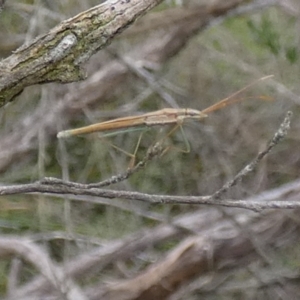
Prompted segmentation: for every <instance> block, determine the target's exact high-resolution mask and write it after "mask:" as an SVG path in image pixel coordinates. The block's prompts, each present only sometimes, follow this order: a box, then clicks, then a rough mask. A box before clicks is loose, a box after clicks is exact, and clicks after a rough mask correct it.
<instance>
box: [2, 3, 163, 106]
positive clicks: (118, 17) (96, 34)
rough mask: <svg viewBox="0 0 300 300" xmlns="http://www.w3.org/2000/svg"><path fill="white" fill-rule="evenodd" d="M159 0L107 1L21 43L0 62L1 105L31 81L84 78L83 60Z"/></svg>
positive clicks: (31, 82)
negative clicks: (34, 38)
mask: <svg viewBox="0 0 300 300" xmlns="http://www.w3.org/2000/svg"><path fill="white" fill-rule="evenodd" d="M160 2H162V0H143V1H140V0H126V1H124V0H119V1H106V2H105V3H103V4H100V5H98V6H95V7H93V8H91V9H89V10H87V11H85V12H82V13H80V14H78V15H77V16H75V17H73V18H71V19H69V20H66V21H64V22H62V23H61V24H59V25H58V26H56V27H55V28H53V29H52V30H51V31H50V32H49V33H47V34H45V35H43V36H40V37H38V38H37V39H36V40H34V41H33V42H31V43H30V44H29V45H24V46H22V47H21V48H19V49H18V50H17V51H15V53H14V54H13V55H11V56H10V57H8V58H7V59H5V60H3V61H2V62H1V63H0V106H3V105H4V104H5V103H7V102H8V101H11V100H12V99H13V98H14V97H15V96H16V95H18V94H19V93H21V92H22V90H23V89H24V88H25V87H26V86H29V85H32V84H36V83H43V82H54V81H56V82H63V83H65V82H72V81H78V80H81V79H83V78H84V77H85V75H84V72H83V71H82V69H81V65H82V63H84V62H86V61H87V60H88V59H89V58H90V56H91V55H92V54H94V53H95V52H96V51H98V50H99V49H101V48H103V47H104V46H105V45H107V44H108V43H109V42H110V41H111V40H112V39H113V38H114V37H115V35H116V34H118V33H120V32H121V31H122V30H124V29H125V28H126V27H127V26H129V25H130V24H131V23H133V22H134V21H135V20H136V19H137V18H138V17H139V16H141V15H142V14H144V13H146V12H147V11H148V10H149V9H151V8H152V7H154V6H155V5H157V4H159V3H160Z"/></svg>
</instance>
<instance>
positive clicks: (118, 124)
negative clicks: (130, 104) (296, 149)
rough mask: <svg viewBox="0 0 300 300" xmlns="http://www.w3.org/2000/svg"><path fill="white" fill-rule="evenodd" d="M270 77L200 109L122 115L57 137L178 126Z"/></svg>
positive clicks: (210, 110)
mask: <svg viewBox="0 0 300 300" xmlns="http://www.w3.org/2000/svg"><path fill="white" fill-rule="evenodd" d="M270 77H273V75H269V76H265V77H262V78H260V79H258V80H256V81H254V82H252V83H250V84H249V85H247V86H246V87H244V88H242V89H241V90H239V91H237V92H235V93H234V94H232V95H230V96H229V97H227V98H225V99H223V100H221V101H219V102H217V103H215V104H213V105H211V106H209V107H208V108H206V109H204V110H202V111H199V110H196V109H192V108H164V109H161V110H157V111H153V112H149V113H145V114H142V115H138V116H128V117H122V118H117V119H113V120H110V121H105V122H101V123H96V124H92V125H89V126H85V127H80V128H76V129H70V130H65V131H60V132H59V133H58V134H57V137H58V138H67V137H70V136H74V135H81V134H87V133H92V132H106V131H115V130H119V129H128V128H132V127H153V126H164V125H170V124H175V125H179V126H180V125H181V124H182V123H183V122H184V121H185V120H188V119H194V120H201V119H203V118H205V117H207V114H209V113H211V112H213V111H216V110H219V109H221V108H223V107H225V106H227V105H229V104H232V103H236V102H238V101H241V100H242V99H241V98H237V96H238V95H239V94H240V93H242V92H243V91H245V90H246V89H248V88H249V87H251V86H253V85H255V84H257V82H259V81H262V80H266V79H269V78H270ZM261 98H263V97H261ZM176 128H177V126H176Z"/></svg>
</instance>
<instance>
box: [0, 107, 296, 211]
mask: <svg viewBox="0 0 300 300" xmlns="http://www.w3.org/2000/svg"><path fill="white" fill-rule="evenodd" d="M291 117H292V113H291V112H288V113H287V115H286V117H285V119H284V121H283V122H282V124H281V125H280V127H279V129H278V130H277V132H276V133H275V135H274V137H273V138H272V140H271V142H270V143H269V144H268V145H267V147H266V149H265V150H263V151H262V152H260V153H259V154H258V155H257V157H256V158H255V159H254V160H253V161H252V162H251V163H250V164H248V165H247V166H246V167H245V168H244V169H243V170H242V171H241V172H239V173H238V175H237V176H236V177H235V178H234V179H233V180H231V181H229V182H228V183H226V184H225V185H224V186H223V187H222V188H221V189H220V190H219V191H217V192H216V193H215V194H212V195H209V196H171V195H154V194H144V193H140V192H130V191H117V190H116V191H114V190H107V189H100V188H98V187H97V184H92V185H91V186H90V185H86V184H80V183H76V182H69V181H64V180H60V179H56V178H45V179H42V180H40V181H37V182H34V183H29V184H20V185H12V186H3V187H0V195H13V194H22V193H49V194H72V195H87V196H97V197H104V198H109V199H114V198H123V199H127V200H138V201H143V202H148V203H152V204H156V203H172V204H175V203H176V204H198V205H199V204H206V205H222V206H228V207H240V208H246V209H251V210H254V211H259V210H262V209H267V208H296V207H300V202H299V201H289V202H281V201H270V202H269V201H250V202H249V201H247V200H231V199H227V200H222V201H220V200H218V198H219V197H220V195H221V194H223V193H225V192H226V191H228V189H229V188H231V187H232V186H234V185H235V184H237V183H238V182H240V181H241V180H242V179H243V178H244V177H245V176H246V175H248V174H249V173H250V172H252V171H253V170H254V168H255V167H256V166H257V164H258V163H259V162H260V161H261V160H262V159H263V158H264V157H265V156H266V155H267V154H268V153H270V151H271V150H272V149H273V148H274V147H275V146H276V145H277V144H278V143H279V142H280V141H282V140H283V138H284V137H285V136H286V135H287V132H288V129H289V128H290V121H291Z"/></svg>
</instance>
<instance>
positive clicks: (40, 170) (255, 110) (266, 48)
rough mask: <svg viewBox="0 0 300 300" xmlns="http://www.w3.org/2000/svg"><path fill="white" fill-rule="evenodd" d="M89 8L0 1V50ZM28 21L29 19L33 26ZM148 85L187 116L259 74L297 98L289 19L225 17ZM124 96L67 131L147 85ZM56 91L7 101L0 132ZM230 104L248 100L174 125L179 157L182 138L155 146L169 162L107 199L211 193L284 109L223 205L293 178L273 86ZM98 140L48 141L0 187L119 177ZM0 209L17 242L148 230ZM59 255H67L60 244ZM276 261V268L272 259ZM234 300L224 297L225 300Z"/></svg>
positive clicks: (130, 147) (76, 210)
mask: <svg viewBox="0 0 300 300" xmlns="http://www.w3.org/2000/svg"><path fill="white" fill-rule="evenodd" d="M98 3H99V1H91V0H90V1H77V0H72V1H8V4H7V8H6V10H5V11H3V12H2V14H1V15H0V16H1V18H0V28H1V33H0V35H1V36H2V38H1V40H3V36H5V37H6V39H7V44H4V43H3V45H4V46H5V45H7V47H9V45H10V44H13V43H15V45H16V47H18V46H20V45H21V41H22V42H23V41H30V40H31V39H33V38H34V37H35V36H37V35H38V34H41V33H45V32H47V30H49V29H50V28H51V27H53V26H54V25H55V24H58V23H59V22H60V21H62V20H63V19H65V18H67V17H69V16H73V15H74V14H76V13H78V12H80V11H82V10H84V9H87V8H88V7H91V6H93V5H95V4H98ZM174 5H175V4H174V2H171V3H164V5H162V6H161V7H160V8H158V9H157V10H165V9H169V8H170V7H172V6H174ZM50 12H51V14H50ZM33 20H37V23H36V22H34V21H33ZM143 38H144V37H143V36H137V37H136V38H135V40H136V42H141V41H142V40H143ZM129 41H130V43H132V42H133V39H132V38H128V39H126V36H125V37H124V38H122V37H120V38H119V39H118V40H116V41H115V42H114V43H113V44H112V47H113V48H114V46H117V49H120V53H119V54H121V55H122V50H123V49H127V48H128V47H129V45H128V42H129ZM0 44H1V42H0ZM130 46H131V45H130ZM7 49H8V48H4V47H3V48H1V46H0V55H2V57H5V56H8V55H9V53H8V50H7ZM103 52H105V50H103ZM101 55H102V54H101V53H99V54H97V55H95V56H94V57H93V58H92V60H91V62H90V63H89V64H88V66H87V71H88V74H89V75H91V74H92V73H93V71H94V64H95V62H97V60H98V59H99V60H101V59H102V56H101ZM100 63H101V61H100ZM154 74H155V76H156V77H157V78H160V80H164V81H166V82H168V83H169V86H170V87H169V88H166V90H167V92H168V93H169V94H170V95H172V96H173V97H174V99H176V102H177V104H178V105H179V106H180V107H190V108H195V109H199V110H201V109H203V108H206V107H208V106H210V105H211V104H213V103H215V102H217V101H219V100H220V99H223V98H225V97H227V96H229V95H230V94H232V93H234V92H235V91H237V90H239V89H241V88H243V87H244V86H246V85H247V84H249V83H250V82H252V81H253V80H255V79H258V78H259V77H262V76H264V75H267V74H274V75H275V79H274V80H275V81H276V82H280V83H281V84H283V85H284V86H285V87H286V88H287V89H288V90H289V91H291V92H292V93H294V94H296V95H298V94H299V84H298V78H299V76H300V70H299V16H298V17H293V16H290V15H288V14H287V13H285V12H283V11H282V10H280V9H279V8H269V9H265V10H262V11H260V12H256V13H253V14H249V15H244V16H239V17H233V18H229V19H227V20H226V21H225V22H224V23H222V24H220V25H218V26H215V27H210V28H208V29H207V30H206V31H204V32H201V33H199V35H197V36H196V37H195V38H193V39H192V40H191V41H190V42H189V43H188V44H187V46H186V48H185V49H184V50H183V51H181V52H180V53H179V54H178V55H176V56H175V57H174V58H172V59H171V60H170V61H169V62H168V63H167V64H165V65H164V66H163V68H161V69H160V70H158V71H157V72H155V73H154ZM69 86H70V90H71V89H72V90H74V89H75V90H76V83H74V84H70V85H69ZM126 86H127V87H128V89H127V90H124V88H123V86H122V88H121V89H120V90H116V92H115V96H114V97H113V98H112V99H107V101H105V102H100V101H101V100H100V101H99V106H97V107H91V108H89V107H87V108H86V109H85V110H84V111H83V112H82V114H81V115H80V116H78V117H76V119H74V120H73V121H72V122H71V124H69V126H70V127H77V126H82V125H85V124H89V123H91V122H92V121H93V122H96V121H98V120H99V121H100V120H103V119H101V118H99V116H101V114H102V113H103V112H108V114H107V116H109V114H111V115H114V110H117V109H118V108H122V107H124V105H125V104H129V103H132V104H133V103H134V102H133V101H134V99H135V97H137V96H138V95H139V94H140V93H141V92H143V91H144V89H146V88H147V84H146V83H145V82H144V81H143V80H141V79H140V78H137V77H136V76H135V75H132V77H131V78H128V84H127V85H126ZM64 92H67V89H65V90H64V87H61V86H59V85H58V84H57V85H56V84H49V85H45V86H35V87H31V88H29V89H27V90H26V91H25V92H24V93H23V94H22V95H21V96H20V97H19V99H18V100H17V101H14V102H13V103H11V104H9V105H8V106H7V107H5V109H4V110H3V111H2V112H1V120H2V121H1V125H2V126H1V128H2V129H1V130H2V131H3V133H6V132H9V131H11V130H13V128H14V124H15V123H18V120H21V119H22V118H25V117H26V116H28V115H30V113H31V111H32V110H33V109H35V108H36V107H38V106H42V105H45V101H57V99H58V98H59V97H60V95H61V93H64ZM262 95H267V96H269V97H270V98H272V99H274V100H273V101H262V100H259V96H262ZM242 97H245V98H247V97H253V98H255V97H256V98H257V99H256V100H255V99H253V98H251V99H249V100H245V101H242V102H241V103H239V104H236V105H233V106H230V107H226V108H224V109H223V110H221V111H218V112H215V113H213V114H211V115H210V116H209V117H208V118H207V119H205V120H204V121H203V122H201V123H195V122H188V123H187V124H184V132H185V134H186V137H187V139H188V141H189V143H190V147H191V151H190V153H183V152H182V151H179V150H178V149H176V148H179V149H184V148H185V145H184V140H183V137H182V135H181V134H180V131H178V132H177V133H176V134H173V135H171V136H170V137H166V138H165V139H166V144H167V145H170V149H169V151H167V152H166V153H165V154H164V155H163V156H162V157H160V158H156V159H155V160H154V161H152V162H151V163H149V165H148V166H147V167H146V168H145V169H144V170H142V171H140V172H139V173H136V174H134V175H133V176H132V177H131V178H130V179H129V180H128V181H125V182H122V183H120V184H118V186H117V188H118V189H126V190H138V191H143V192H147V193H155V194H174V195H205V194H209V193H212V192H214V191H216V190H217V189H218V188H219V187H221V186H222V184H223V183H225V182H226V181H227V180H229V179H231V178H232V177H233V176H234V175H235V174H236V173H237V172H238V171H239V170H240V169H241V168H242V167H243V166H244V165H245V164H247V163H248V162H249V161H250V160H251V159H252V158H253V157H254V156H255V155H256V153H257V152H258V151H259V150H261V148H262V147H263V145H265V144H266V143H267V141H268V140H269V139H270V138H271V137H272V135H273V133H274V132H275V130H276V129H277V127H278V126H279V124H280V122H281V121H282V120H283V118H284V115H285V113H286V111H287V110H290V109H291V110H293V112H294V114H295V116H294V119H293V120H294V123H293V128H292V130H291V133H290V135H289V137H288V138H287V140H286V141H285V143H282V144H280V145H279V146H278V147H277V148H275V151H274V152H273V153H272V155H270V156H269V157H268V158H267V159H265V160H264V162H263V164H262V165H261V166H260V167H259V169H258V170H256V172H254V173H253V174H252V176H250V177H249V178H247V179H246V180H245V181H244V182H243V183H242V184H241V185H239V186H238V187H237V188H234V189H233V190H232V191H231V192H230V193H229V194H228V197H233V198H241V197H246V196H250V195H253V194H256V193H259V192H262V191H264V190H267V189H270V188H274V187H278V186H280V185H281V184H283V183H287V182H290V181H293V180H295V179H296V178H298V175H299V168H300V152H299V134H298V129H299V127H300V121H299V120H300V118H299V108H298V104H299V103H300V102H298V103H296V102H295V101H294V100H293V99H291V97H290V96H289V94H288V93H286V94H285V93H284V92H282V93H281V94H280V93H278V90H276V85H274V84H271V83H268V82H261V83H259V84H257V85H256V86H254V87H252V88H250V89H249V90H247V91H246V92H245V93H244V94H243V95H242ZM41 98H44V100H41ZM45 99H46V100H45ZM168 106H169V105H168V104H167V103H166V102H165V101H164V100H162V99H161V98H160V97H159V96H157V95H156V94H152V95H151V96H150V97H148V98H145V99H144V100H143V101H142V102H140V103H138V104H136V105H132V107H133V109H132V110H130V111H126V115H131V114H136V113H143V112H147V111H152V110H157V109H161V108H164V107H168ZM120 116H122V114H120ZM104 119H106V118H104ZM169 130H170V128H169V129H165V130H164V131H162V132H159V130H157V128H155V129H154V130H150V131H148V132H146V133H145V134H144V136H143V138H142V141H141V145H140V147H139V151H138V153H137V161H138V160H139V159H141V158H142V157H143V156H144V155H145V153H146V151H147V150H148V149H149V147H150V146H151V145H153V144H154V143H155V141H157V140H158V139H159V138H162V137H164V136H166V134H167V133H168V131H169ZM45 134H46V133H45ZM138 137H139V132H132V133H130V132H129V133H124V134H120V135H118V136H115V137H108V138H106V140H107V141H108V142H109V143H113V144H114V145H116V146H118V147H120V148H122V149H125V150H126V151H128V152H130V153H132V152H133V151H134V148H135V146H136V143H137V140H138ZM107 141H104V140H103V139H100V138H99V136H98V135H91V136H85V137H76V138H71V139H69V140H66V141H63V144H62V145H59V142H58V141H57V140H51V142H50V140H49V139H48V138H47V137H46V138H41V140H40V143H39V148H38V149H36V150H35V151H34V152H33V154H31V155H30V156H28V157H25V158H24V161H23V162H22V163H21V164H18V165H17V166H12V167H11V168H8V169H7V171H6V172H5V173H3V174H1V175H2V183H13V182H15V183H17V182H18V183H25V182H29V181H34V180H37V179H38V178H42V177H44V176H53V177H58V178H61V177H62V176H65V178H69V179H70V180H74V181H79V182H83V183H90V182H97V181H100V180H103V179H105V178H109V177H111V176H112V175H115V174H118V173H120V172H123V171H125V170H126V169H127V167H128V163H129V161H130V158H129V157H128V156H126V155H124V154H122V153H121V152H120V151H118V150H117V149H114V148H112V147H111V146H110V145H109V143H107ZM66 199H72V197H69V198H67V197H66ZM4 200H5V201H3V204H2V209H1V211H0V230H1V232H2V233H3V234H4V233H12V234H19V235H23V234H27V235H28V234H34V233H37V232H51V231H67V232H72V233H73V234H74V235H76V234H81V235H85V236H92V237H97V238H101V239H107V240H109V239H112V238H118V237H122V236H124V235H126V234H128V233H130V232H133V231H135V230H136V229H138V228H141V227H143V226H149V227H151V226H153V225H154V224H156V222H155V221H151V220H148V219H147V218H144V217H142V216H138V215H136V214H135V213H131V212H130V209H128V210H123V209H120V208H117V207H110V206H105V205H103V206H99V205H95V204H91V203H82V202H71V203H72V206H71V210H70V216H69V219H66V214H65V211H66V206H65V205H66V204H65V199H58V198H55V197H51V196H43V197H40V196H37V195H22V196H13V197H7V198H6V199H4ZM1 201H2V200H1ZM124 203H126V202H125V201H124ZM127 205H128V206H129V207H130V206H131V205H132V207H139V208H140V209H142V210H143V211H144V212H145V213H147V211H153V212H160V213H162V214H164V215H165V216H166V220H167V219H168V218H169V217H171V216H175V215H177V214H179V213H182V212H185V211H193V210H194V207H192V206H176V207H175V206H174V207H172V206H168V207H166V206H164V205H155V206H150V205H147V204H142V203H137V202H132V203H130V204H128V203H127ZM66 244H67V242H66V241H64V242H57V241H52V242H49V247H50V248H51V247H52V248H51V249H52V251H53V253H56V254H57V256H60V255H61V253H64V255H66V256H68V253H66V252H64V251H63V249H65V247H66ZM70 245H71V246H70ZM70 245H69V246H70V247H71V248H72V242H70ZM171 246H172V244H171ZM71 248H68V249H71ZM70 252H72V251H70ZM292 252H293V251H292ZM70 255H71V254H70ZM289 257H290V256H288V257H287V258H286V264H291V265H299V257H296V256H294V255H293V254H291V257H293V261H292V262H290V261H289ZM60 259H63V258H60ZM282 260H285V257H284V254H283V257H282ZM6 268H7V264H6V263H3V262H2V263H1V265H0V289H2V290H3V289H4V288H5V282H6V278H5V276H4V275H3V274H4V273H5V270H6ZM241 297H242V296H241V295H236V296H235V297H233V298H232V299H241ZM195 299H198V298H197V297H196V298H195ZM222 299H225V298H222Z"/></svg>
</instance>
